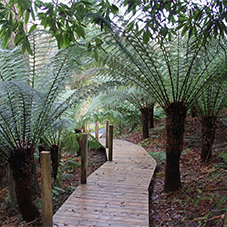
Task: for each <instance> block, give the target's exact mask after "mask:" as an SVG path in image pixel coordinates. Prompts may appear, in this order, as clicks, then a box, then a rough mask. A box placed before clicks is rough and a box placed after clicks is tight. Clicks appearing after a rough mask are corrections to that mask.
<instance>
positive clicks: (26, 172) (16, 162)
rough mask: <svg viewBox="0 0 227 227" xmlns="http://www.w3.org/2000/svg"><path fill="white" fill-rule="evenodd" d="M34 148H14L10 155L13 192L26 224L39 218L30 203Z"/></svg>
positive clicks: (37, 211)
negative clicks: (13, 183) (13, 184)
mask: <svg viewBox="0 0 227 227" xmlns="http://www.w3.org/2000/svg"><path fill="white" fill-rule="evenodd" d="M34 151H35V147H26V148H15V149H14V150H13V151H12V152H11V155H10V158H9V164H10V169H11V170H12V173H13V178H14V181H15V192H16V198H17V202H18V206H19V209H20V212H21V214H22V217H23V219H24V220H25V221H26V222H31V221H33V220H35V219H36V218H38V217H39V216H40V213H39V210H38V208H37V207H36V205H35V204H34V203H33V202H32V160H33V155H34Z"/></svg>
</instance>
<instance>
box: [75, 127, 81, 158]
mask: <svg viewBox="0 0 227 227" xmlns="http://www.w3.org/2000/svg"><path fill="white" fill-rule="evenodd" d="M81 132H82V131H81V130H80V129H78V128H76V129H75V133H76V134H77V133H81ZM76 140H77V142H78V144H79V150H78V151H77V156H80V155H81V149H82V141H81V136H78V137H77V138H76Z"/></svg>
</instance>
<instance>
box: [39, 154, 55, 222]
mask: <svg viewBox="0 0 227 227" xmlns="http://www.w3.org/2000/svg"><path fill="white" fill-rule="evenodd" d="M40 160H41V181H42V184H41V187H42V193H41V198H42V221H43V226H53V218H52V216H53V210H52V189H51V166H50V160H51V158H50V152H49V151H42V152H41V159H40Z"/></svg>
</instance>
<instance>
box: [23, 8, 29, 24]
mask: <svg viewBox="0 0 227 227" xmlns="http://www.w3.org/2000/svg"><path fill="white" fill-rule="evenodd" d="M28 20H29V11H28V10H27V11H26V13H25V17H24V22H25V24H27V23H28Z"/></svg>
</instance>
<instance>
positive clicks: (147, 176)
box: [53, 139, 156, 227]
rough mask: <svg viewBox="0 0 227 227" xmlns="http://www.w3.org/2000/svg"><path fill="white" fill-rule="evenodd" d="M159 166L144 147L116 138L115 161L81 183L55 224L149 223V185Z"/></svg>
mask: <svg viewBox="0 0 227 227" xmlns="http://www.w3.org/2000/svg"><path fill="white" fill-rule="evenodd" d="M102 140H103V141H102ZM101 142H103V143H104V139H101ZM107 153H108V152H107ZM155 167H156V162H155V160H154V159H153V158H152V157H151V156H150V155H149V154H148V153H147V152H146V151H145V150H144V149H143V148H142V147H139V146H137V145H134V144H132V143H129V142H127V141H121V140H114V146H113V161H112V162H106V163H105V164H104V165H102V166H101V167H100V168H99V169H98V170H96V171H95V172H94V173H92V174H91V175H90V176H89V177H88V179H87V184H86V185H80V186H78V188H77V189H76V190H75V191H74V192H73V193H72V195H71V196H70V197H69V198H68V200H67V201H66V202H65V203H64V204H63V205H62V207H61V208H60V209H59V210H58V211H57V212H56V213H55V215H54V217H53V222H54V224H57V225H56V226H60V227H64V226H73V227H74V226H99V227H102V226H118V227H119V226H122V227H129V226H132V227H133V226H137V227H138V226H149V207H148V187H149V184H150V181H151V179H152V176H153V174H154V170H155Z"/></svg>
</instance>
